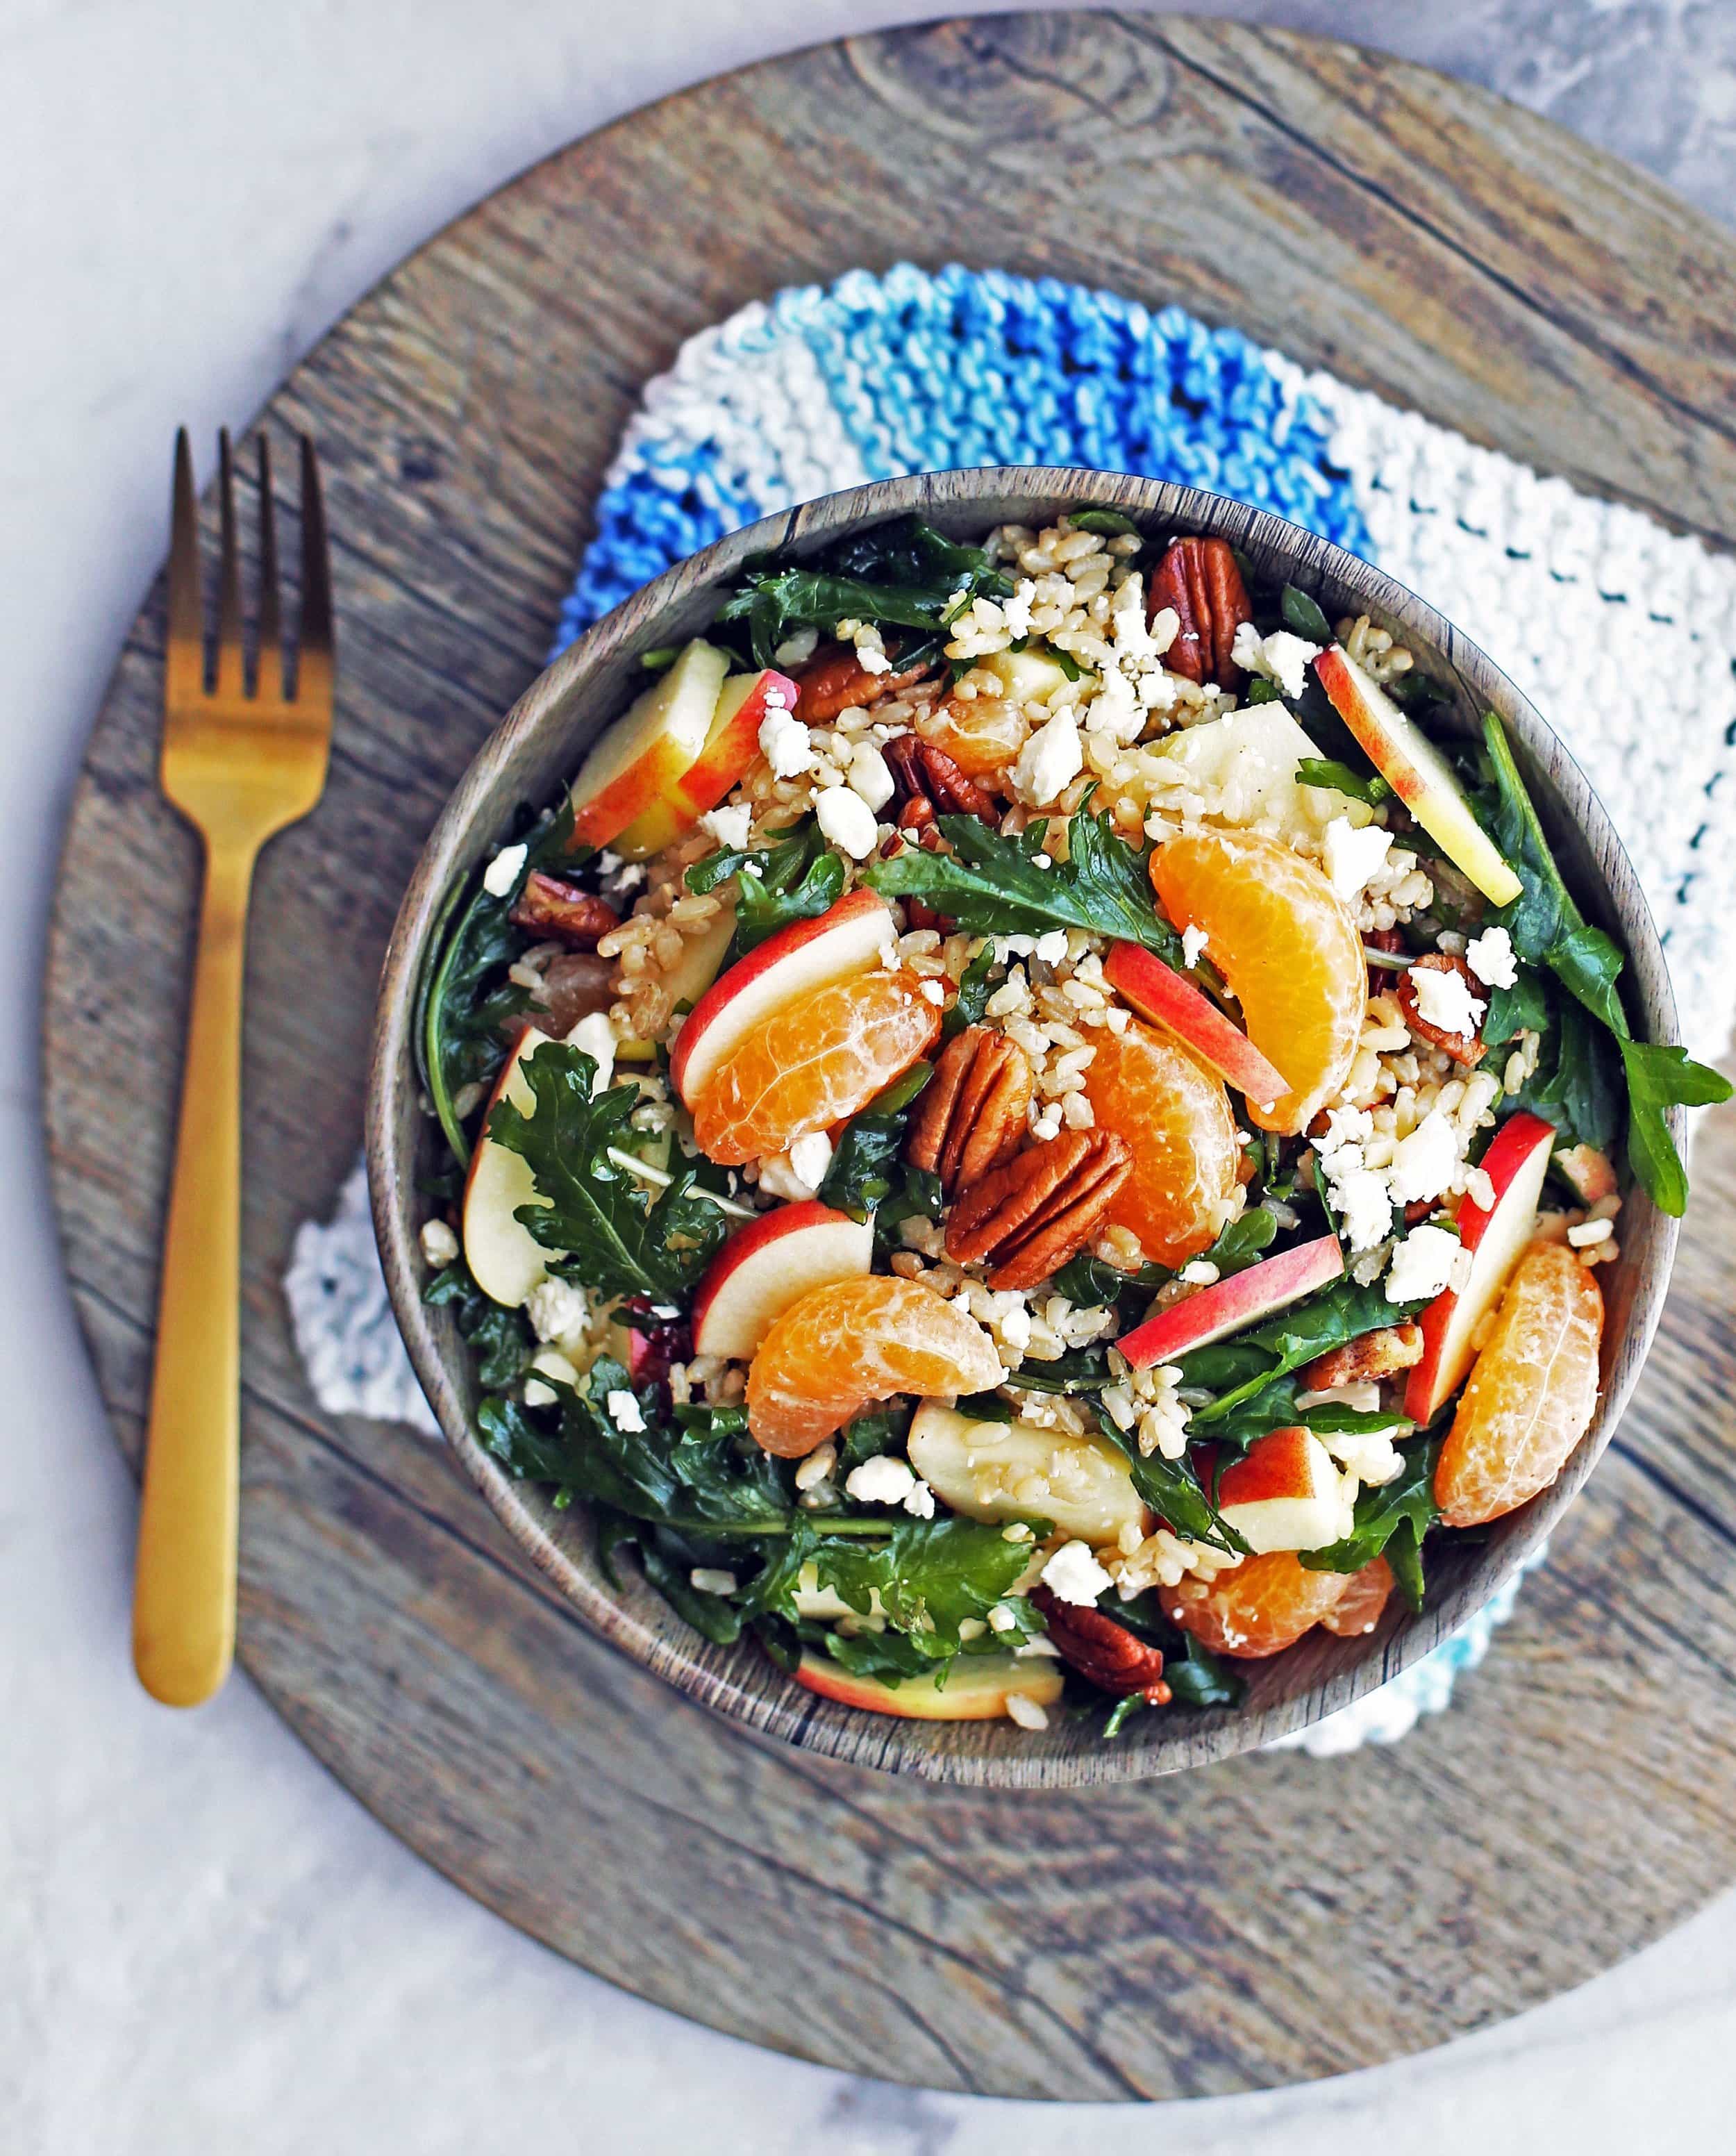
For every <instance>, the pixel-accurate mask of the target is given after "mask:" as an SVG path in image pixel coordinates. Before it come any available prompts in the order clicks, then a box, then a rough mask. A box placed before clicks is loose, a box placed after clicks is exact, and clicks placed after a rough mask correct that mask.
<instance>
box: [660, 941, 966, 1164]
mask: <svg viewBox="0 0 1736 2156" xmlns="http://www.w3.org/2000/svg"><path fill="white" fill-rule="evenodd" d="M921 991H922V983H921V982H920V981H919V979H918V978H917V977H916V975H915V974H914V973H853V974H851V975H850V976H849V977H848V978H846V979H844V980H842V981H828V982H827V983H825V984H824V986H822V987H821V988H812V989H810V990H809V991H808V993H807V994H806V995H803V996H798V997H796V998H795V1000H794V1001H793V1002H791V1003H788V1004H785V1005H784V1007H783V1008H782V1009H781V1010H776V1011H774V1012H773V1013H772V1014H771V1017H770V1018H768V1019H766V1022H765V1024H763V1025H761V1026H760V1027H759V1028H758V1029H756V1030H755V1032H753V1033H751V1034H749V1035H748V1036H747V1038H746V1039H744V1040H743V1041H742V1042H741V1043H740V1045H739V1046H737V1047H736V1048H735V1049H734V1050H731V1052H730V1054H729V1055H726V1056H725V1058H724V1059H723V1060H722V1061H721V1062H720V1063H719V1065H717V1067H716V1069H715V1070H713V1071H712V1072H711V1074H710V1075H709V1077H708V1078H707V1079H706V1081H705V1083H704V1087H703V1089H702V1090H701V1091H700V1092H699V1096H698V1097H697V1098H696V1099H694V1100H693V1101H690V1102H689V1106H691V1108H692V1109H693V1116H694V1139H695V1141H696V1142H697V1143H698V1145H699V1150H700V1151H701V1152H703V1153H704V1155H705V1156H706V1158H708V1159H709V1160H714V1161H716V1162H717V1163H719V1166H720V1167H724V1168H736V1167H739V1166H740V1163H742V1162H743V1161H745V1160H754V1159H756V1158H759V1156H760V1155H761V1154H762V1153H778V1152H783V1151H784V1150H785V1149H786V1147H788V1146H789V1145H791V1143H792V1142H794V1141H795V1140H796V1138H799V1137H801V1136H802V1134H803V1133H804V1132H807V1131H822V1130H827V1129H829V1128H830V1127H832V1125H833V1124H834V1123H838V1122H843V1121H844V1119H845V1118H846V1117H847V1116H853V1115H854V1114H856V1112H857V1111H858V1109H861V1108H864V1107H866V1106H868V1102H869V1101H872V1100H873V1097H874V1096H875V1094H876V1093H878V1092H880V1091H883V1089H884V1088H885V1087H886V1086H889V1085H890V1084H891V1083H892V1081H893V1080H894V1078H896V1077H898V1076H899V1074H900V1073H901V1072H903V1071H905V1070H909V1067H910V1065H912V1064H913V1063H914V1062H915V1061H916V1060H917V1059H918V1058H919V1056H921V1055H924V1053H925V1052H926V1050H929V1048H931V1047H932V1046H933V1045H934V1044H935V1039H937V1038H938V1036H939V1034H940V1009H939V1008H938V1007H937V1006H936V1005H935V1004H931V1003H929V1001H928V1000H927V999H926V998H924V995H923V994H922V992H921Z"/></svg>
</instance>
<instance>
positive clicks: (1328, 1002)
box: [1151, 830, 1368, 1137]
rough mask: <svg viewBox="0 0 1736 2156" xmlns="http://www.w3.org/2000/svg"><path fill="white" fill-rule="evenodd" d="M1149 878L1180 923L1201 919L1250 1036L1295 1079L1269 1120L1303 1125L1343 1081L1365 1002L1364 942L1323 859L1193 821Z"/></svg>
mask: <svg viewBox="0 0 1736 2156" xmlns="http://www.w3.org/2000/svg"><path fill="white" fill-rule="evenodd" d="M1151 880H1152V882H1153V884H1154V885H1155V886H1156V890H1157V895H1158V898H1159V900H1160V901H1161V903H1162V906H1163V908H1164V911H1165V912H1166V913H1167V914H1168V915H1169V916H1170V920H1171V921H1174V922H1175V926H1176V927H1178V928H1202V929H1204V930H1205V932H1206V957H1208V958H1210V959H1211V962H1212V963H1213V964H1214V965H1215V966H1216V968H1217V969H1218V971H1219V972H1220V973H1221V974H1222V975H1223V977H1224V978H1225V980H1226V982H1228V983H1229V985H1230V988H1231V989H1232V992H1233V993H1234V994H1235V997H1236V999H1237V1002H1238V1003H1239V1004H1240V1005H1241V1006H1242V1024H1243V1026H1244V1027H1245V1029H1246V1030H1247V1036H1248V1039H1250V1040H1252V1043H1253V1044H1254V1045H1255V1047H1256V1048H1257V1049H1258V1050H1260V1052H1261V1053H1262V1055H1265V1056H1267V1057H1268V1058H1269V1059H1270V1060H1271V1061H1272V1062H1273V1064H1275V1065H1277V1067H1278V1070H1280V1071H1282V1072H1283V1075H1284V1076H1285V1078H1286V1079H1288V1081H1289V1084H1290V1087H1291V1091H1289V1092H1288V1093H1287V1094H1286V1095H1285V1096H1284V1097H1283V1099H1282V1100H1281V1101H1277V1102H1275V1103H1274V1104H1273V1106H1271V1107H1269V1108H1262V1107H1261V1106H1259V1105H1258V1103H1257V1102H1256V1101H1252V1100H1250V1101H1249V1102H1248V1104H1247V1111H1248V1114H1249V1116H1251V1117H1252V1119H1253V1121H1254V1122H1257V1124H1258V1125H1259V1126H1260V1127H1261V1128H1262V1130H1268V1131H1277V1132H1280V1133H1282V1134H1283V1135H1284V1136H1286V1137H1288V1136H1290V1135H1292V1134H1293V1133H1294V1132H1297V1131H1299V1130H1303V1129H1304V1128H1305V1127H1307V1125H1308V1123H1309V1122H1311V1121H1312V1120H1313V1119H1314V1116H1315V1115H1316V1114H1317V1113H1318V1112H1319V1110H1320V1108H1321V1107H1322V1106H1324V1104H1325V1102H1326V1101H1329V1100H1330V1099H1331V1098H1332V1096H1333V1095H1334V1094H1335V1093H1337V1092H1338V1091H1339V1090H1340V1088H1341V1087H1342V1086H1343V1085H1344V1081H1345V1079H1346V1078H1347V1077H1348V1076H1349V1070H1350V1065H1351V1064H1352V1063H1353V1062H1354V1060H1355V1058H1356V1050H1357V1044H1358V1041H1359V1039H1360V1036H1361V1033H1362V1020H1363V1014H1364V1011H1365V1009H1366V1006H1367V1001H1368V972H1367V967H1366V963H1365V960H1364V957H1363V953H1362V941H1361V938H1360V937H1359V935H1358V934H1357V932H1356V924H1355V922H1354V921H1353V920H1352V919H1351V918H1350V916H1349V911H1347V909H1346V907H1345V906H1344V901H1343V900H1342V899H1341V898H1340V897H1339V895H1338V893H1337V892H1336V891H1334V889H1333V887H1332V885H1330V884H1329V882H1328V881H1327V880H1326V878H1325V877H1324V875H1322V874H1321V873H1320V871H1319V869H1317V868H1316V867H1315V866H1314V863H1313V862H1312V861H1310V860H1305V859H1304V858H1303V855H1300V854H1298V853H1297V852H1295V851H1294V850H1293V849H1292V848H1290V847H1289V846H1287V845H1285V844H1283V842H1282V841H1281V840H1279V839H1268V838H1264V837H1262V836H1261V835H1260V834H1257V833H1254V832H1247V831H1236V832H1231V831H1205V830H1202V831H1190V832H1186V833H1185V834H1183V835H1182V836H1181V837H1180V838H1179V839H1169V840H1167V841H1166V842H1165V844H1162V845H1160V846H1159V847H1158V848H1157V849H1156V850H1155V852H1154V853H1153V855H1152V856H1151Z"/></svg>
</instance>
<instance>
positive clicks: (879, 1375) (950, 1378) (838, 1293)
mask: <svg viewBox="0 0 1736 2156" xmlns="http://www.w3.org/2000/svg"><path fill="white" fill-rule="evenodd" d="M1000 1382H1001V1358H1000V1357H999V1356H998V1355H997V1354H996V1352H995V1343H994V1342H993V1341H992V1340H991V1339H990V1337H989V1336H988V1334H987V1332H986V1331H985V1330H984V1329H983V1327H981V1325H979V1324H978V1323H977V1322H976V1319H975V1318H974V1317H970V1316H968V1315H967V1314H966V1313H965V1312H964V1311H963V1310H961V1309H960V1307H959V1306H958V1305H957V1304H956V1303H953V1302H948V1301H946V1299H945V1296H940V1295H937V1294H936V1293H935V1291H934V1289H933V1288H931V1287H925V1286H924V1285H923V1284H922V1282H921V1281H908V1280H900V1279H898V1278H896V1277H893V1276H887V1275H885V1274H873V1275H871V1276H868V1277H865V1278H863V1277H858V1278H857V1279H853V1280H843V1281H832V1283H831V1284H830V1286H826V1287H817V1288H815V1289H813V1290H812V1291H810V1292H809V1293H808V1294H807V1295H805V1296H802V1297H801V1301H798V1302H794V1303H792V1304H791V1306H790V1307H789V1309H787V1310H786V1312H784V1313H783V1315H782V1317H779V1318H777V1319H776V1320H775V1321H774V1322H773V1324H772V1327H771V1331H770V1332H768V1333H767V1334H766V1337H765V1338H764V1339H763V1340H762V1341H761V1342H760V1347H759V1350H758V1352H757V1353H756V1354H755V1357H754V1359H753V1362H752V1363H751V1364H750V1367H749V1369H748V1373H747V1426H748V1429H749V1431H750V1433H751V1435H752V1436H753V1439H754V1441H755V1444H756V1445H759V1446H760V1448H761V1449H762V1450H765V1451H766V1452H774V1453H776V1454H777V1455H778V1456H779V1457H780V1458H781V1459H785V1460H799V1459H801V1457H802V1456H803V1455H805V1454H807V1453H810V1452H812V1450H814V1448H815V1446H816V1445H820V1444H822V1442H823V1441H824V1440H826V1439H827V1438H828V1437H830V1436H832V1435H833V1433H834V1432H835V1431H837V1430H842V1428H843V1427H844V1424H846V1423H848V1422H849V1421H850V1420H852V1419H853V1417H855V1416H857V1415H858V1414H861V1413H862V1411H863V1409H864V1408H868V1407H870V1406H872V1405H873V1403H874V1402H875V1401H876V1400H884V1399H890V1398H891V1397H892V1396H893V1395H894V1394H896V1393H909V1394H915V1395H916V1396H917V1397H919V1398H920V1399H951V1398H955V1397H956V1396H958V1395H960V1394H965V1393H982V1392H986V1391H987V1390H988V1389H989V1388H990V1387H991V1385H998V1384H999V1383H1000Z"/></svg>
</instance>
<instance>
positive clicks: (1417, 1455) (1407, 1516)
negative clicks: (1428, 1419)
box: [1302, 1438, 1441, 1572]
mask: <svg viewBox="0 0 1736 2156" xmlns="http://www.w3.org/2000/svg"><path fill="white" fill-rule="evenodd" d="M1440 1456H1441V1440H1440V1439H1439V1438H1430V1439H1428V1440H1426V1441H1425V1442H1423V1443H1422V1444H1420V1445H1413V1446H1411V1448H1410V1449H1409V1450H1407V1451H1406V1455H1405V1465H1404V1468H1403V1471H1402V1472H1401V1473H1400V1474H1399V1475H1398V1476H1395V1478H1394V1480H1393V1481H1390V1482H1386V1483H1383V1484H1382V1485H1381V1486H1380V1488H1379V1489H1377V1490H1365V1491H1363V1492H1362V1494H1361V1496H1359V1497H1358V1499H1357V1500H1356V1513H1355V1526H1354V1528H1353V1530H1352V1532H1350V1533H1349V1535H1348V1536H1347V1537H1345V1538H1344V1541H1343V1542H1339V1543H1332V1544H1331V1545H1330V1546H1329V1548H1325V1549H1317V1550H1304V1551H1303V1553H1302V1562H1303V1564H1304V1565H1306V1566H1307V1567H1308V1570H1309V1571H1310V1572H1360V1571H1361V1569H1362V1568H1363V1567H1364V1565H1365V1564H1372V1563H1374V1561H1375V1558H1377V1557H1380V1555H1382V1554H1383V1553H1384V1552H1385V1548H1386V1546H1387V1544H1388V1543H1389V1542H1390V1541H1391V1539H1392V1537H1393V1536H1394V1535H1395V1533H1396V1532H1397V1530H1398V1529H1399V1527H1401V1525H1405V1526H1408V1527H1409V1528H1410V1529H1411V1533H1412V1534H1413V1535H1414V1536H1415V1537H1416V1543H1417V1545H1418V1547H1419V1548H1420V1547H1421V1542H1422V1538H1423V1537H1424V1536H1425V1535H1426V1533H1427V1532H1428V1531H1429V1529H1430V1528H1431V1527H1432V1526H1433V1525H1434V1523H1435V1522H1436V1520H1437V1519H1439V1517H1441V1508H1440V1507H1439V1506H1438V1505H1436V1502H1435V1463H1436V1461H1437V1460H1439V1458H1440Z"/></svg>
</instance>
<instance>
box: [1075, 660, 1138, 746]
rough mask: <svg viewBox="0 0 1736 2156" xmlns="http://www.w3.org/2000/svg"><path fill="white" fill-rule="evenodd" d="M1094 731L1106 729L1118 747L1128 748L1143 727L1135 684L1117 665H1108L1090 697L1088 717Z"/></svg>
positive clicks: (1101, 731) (1099, 731)
mask: <svg viewBox="0 0 1736 2156" xmlns="http://www.w3.org/2000/svg"><path fill="white" fill-rule="evenodd" d="M1088 723H1089V725H1090V726H1091V730H1092V731H1093V733H1107V734H1108V735H1109V738H1110V740H1111V741H1113V742H1114V743H1115V744H1116V746H1117V747H1120V748H1128V747H1131V746H1132V744H1133V743H1134V742H1136V741H1137V740H1138V739H1139V736H1140V734H1141V733H1142V732H1144V731H1145V707H1144V706H1143V705H1142V704H1141V703H1140V701H1139V697H1138V696H1137V695H1136V694H1135V693H1134V684H1133V682H1132V681H1131V680H1129V677H1128V676H1127V675H1125V674H1124V673H1123V672H1122V671H1121V670H1120V669H1119V667H1115V666H1109V667H1106V668H1105V669H1104V675H1103V680H1102V681H1101V683H1100V684H1099V685H1098V691H1097V694H1096V696H1094V697H1093V700H1092V704H1091V716H1090V719H1089V721H1088Z"/></svg>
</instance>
